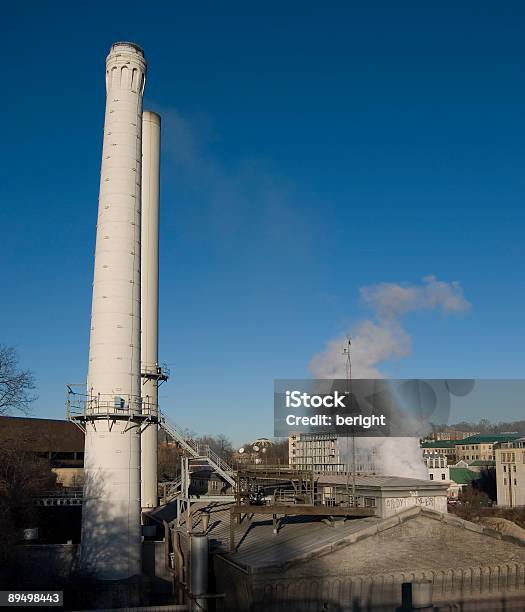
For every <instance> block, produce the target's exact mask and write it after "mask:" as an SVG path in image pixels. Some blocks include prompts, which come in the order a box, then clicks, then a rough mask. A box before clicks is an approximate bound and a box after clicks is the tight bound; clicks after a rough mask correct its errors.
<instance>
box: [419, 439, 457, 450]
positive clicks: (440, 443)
mask: <svg viewBox="0 0 525 612" xmlns="http://www.w3.org/2000/svg"><path fill="white" fill-rule="evenodd" d="M455 446H456V440H428V441H426V442H421V448H455Z"/></svg>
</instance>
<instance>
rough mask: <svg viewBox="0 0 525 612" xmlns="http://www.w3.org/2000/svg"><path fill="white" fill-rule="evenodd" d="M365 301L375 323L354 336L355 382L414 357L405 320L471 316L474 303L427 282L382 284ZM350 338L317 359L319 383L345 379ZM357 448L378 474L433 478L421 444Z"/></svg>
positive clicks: (382, 441)
mask: <svg viewBox="0 0 525 612" xmlns="http://www.w3.org/2000/svg"><path fill="white" fill-rule="evenodd" d="M360 296H361V299H362V301H363V302H364V303H365V304H366V305H367V306H368V307H369V308H370V309H371V311H372V312H371V314H372V316H371V318H370V319H366V320H364V321H361V322H360V323H358V324H357V325H356V326H355V328H354V329H353V330H352V333H351V336H352V376H353V378H356V379H357V378H383V374H382V373H381V371H380V369H379V365H380V364H381V363H383V362H385V361H388V360H392V359H401V358H403V357H406V356H408V355H410V352H411V338H410V336H409V334H408V333H407V332H406V330H405V329H404V328H403V326H402V322H401V317H402V316H403V315H406V314H408V313H411V312H417V311H421V310H440V311H441V312H442V313H444V314H451V313H461V312H466V311H467V310H468V309H469V308H470V303H469V302H468V301H467V300H466V299H465V297H464V295H463V289H462V287H461V285H460V284H459V283H458V282H455V281H454V282H451V283H447V282H444V281H440V280H438V279H437V278H436V277H435V276H426V277H425V278H423V282H422V283H421V284H420V285H409V284H397V283H380V284H377V285H371V286H369V287H363V288H362V289H361V290H360ZM345 345H346V336H340V337H337V338H334V339H333V340H330V341H329V342H328V343H327V345H326V347H325V349H324V350H323V351H322V352H321V353H318V354H317V355H314V357H313V358H312V360H311V362H310V371H311V373H312V375H313V376H314V377H315V378H345V376H346V364H345V360H344V358H343V357H342V349H343V347H344V346H345ZM356 445H357V448H358V449H359V447H361V448H362V449H366V452H365V453H364V454H365V455H367V456H368V455H371V454H372V455H373V456H374V463H375V470H376V471H378V472H381V473H382V474H389V475H392V476H405V477H411V478H425V479H426V478H427V471H426V467H425V465H424V463H423V460H422V456H421V451H420V448H419V441H418V440H417V439H415V438H357V439H356Z"/></svg>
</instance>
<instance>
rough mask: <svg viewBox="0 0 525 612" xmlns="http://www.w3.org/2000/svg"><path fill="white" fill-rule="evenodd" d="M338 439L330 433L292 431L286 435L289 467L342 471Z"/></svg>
mask: <svg viewBox="0 0 525 612" xmlns="http://www.w3.org/2000/svg"><path fill="white" fill-rule="evenodd" d="M339 446H340V445H339V440H338V438H337V437H336V436H333V435H331V434H321V433H320V434H308V433H293V434H290V435H289V436H288V458H289V461H288V462H289V464H290V466H291V467H294V468H296V469H298V470H313V471H315V472H343V471H345V470H346V465H345V464H344V462H343V461H342V460H341V455H340V448H339Z"/></svg>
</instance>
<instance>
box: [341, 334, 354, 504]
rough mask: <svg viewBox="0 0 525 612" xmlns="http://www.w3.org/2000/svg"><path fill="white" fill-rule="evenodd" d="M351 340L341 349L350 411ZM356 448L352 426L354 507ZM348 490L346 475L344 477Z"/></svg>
mask: <svg viewBox="0 0 525 612" xmlns="http://www.w3.org/2000/svg"><path fill="white" fill-rule="evenodd" d="M351 349H352V339H351V338H350V336H348V337H347V343H346V346H345V348H344V349H343V355H346V368H345V369H346V389H345V391H346V395H347V396H348V408H349V409H350V411H352V405H353V402H352V399H353V396H352V354H351ZM355 464H356V448H355V429H354V427H353V426H352V505H353V506H356V467H355ZM346 482H347V489H348V473H347V476H346Z"/></svg>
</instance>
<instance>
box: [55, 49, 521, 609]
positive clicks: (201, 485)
mask: <svg viewBox="0 0 525 612" xmlns="http://www.w3.org/2000/svg"><path fill="white" fill-rule="evenodd" d="M145 76H146V62H145V59H144V52H143V51H142V49H141V48H140V47H138V46H137V45H135V44H133V43H116V44H114V45H113V46H112V47H111V50H110V53H109V55H108V57H107V60H106V96H107V98H106V115H105V124H104V143H103V153H102V165H101V178H100V198H99V213H98V222H97V240H96V251H95V272H94V283H93V302H92V315H91V336H90V349H89V370H88V377H87V388H86V389H84V390H83V391H81V392H77V391H76V390H75V389H74V387H73V386H69V387H68V402H67V413H68V418H69V419H70V420H73V421H74V422H75V423H76V424H77V425H78V426H80V427H81V428H82V430H83V431H84V432H85V457H84V465H85V474H84V476H85V484H84V492H83V496H80V497H81V500H80V501H79V502H78V503H79V504H80V503H81V504H82V534H81V546H80V569H81V571H82V572H84V573H88V574H90V575H92V576H93V577H95V578H97V579H99V580H102V581H113V580H119V581H126V583H127V584H126V586H128V585H129V584H131V583H132V582H133V581H132V580H129V581H128V579H133V578H134V577H136V576H139V575H141V574H143V573H144V574H147V575H149V576H150V578H152V579H153V581H152V584H153V585H154V589H157V591H156V592H157V593H160V592H164V593H165V594H166V598H167V599H166V601H169V602H170V603H171V602H173V599H174V598H175V599H177V604H180V605H181V606H188V608H187V609H199V610H203V609H207V608H208V603H209V602H211V601H213V604H214V605H215V609H217V610H219V609H223V610H225V611H226V610H232V609H235V610H252V611H253V610H256V609H257V610H258V609H260V610H277V609H284V608H286V609H290V610H292V609H297V610H307V609H312V610H314V609H319V604H320V603H321V604H322V605H323V606H324V607H323V609H348V610H349V609H350V607H349V606H350V605H352V606H353V607H352V609H357V608H355V606H372V605H376V603H377V604H380V605H385V606H387V607H386V608H385V609H392V606H398V605H399V604H400V603H401V594H402V586H401V585H402V583H404V582H407V581H408V582H410V583H412V584H413V585H414V586H413V588H414V589H417V588H418V587H417V585H418V584H419V583H420V582H421V583H422V584H423V583H424V588H427V586H428V584H427V583H428V581H429V579H430V580H431V581H432V585H434V587H435V588H436V589H439V592H438V593H437V595H436V598H435V599H437V600H438V601H447V599H449V600H450V601H454V602H455V601H459V598H460V597H461V596H462V595H461V594H462V593H466V594H467V597H468V598H471V599H472V601H473V602H474V601H475V599H476V598H482V599H483V598H486V597H493V596H494V597H496V596H498V595H503V596H505V597H507V596H508V597H514V596H515V595H516V593H521V592H522V591H523V589H524V588H525V584H524V583H525V578H524V577H525V553H524V552H523V547H522V546H521V545H520V544H518V543H515V542H514V543H512V546H511V547H510V548H509V550H510V552H511V553H512V564H513V565H512V568H511V569H510V570H508V573H507V574H506V576H507V577H508V580H507V582H506V583H505V584H504V585H502V586H501V588H500V587H497V588H496V589H494V590H491V585H492V582H491V578H489V579H488V582H487V580H486V578H485V574H484V572H485V570H486V569H487V568H488V570H487V571H490V572H498V576H499V575H500V574H501V572H502V571H503V569H502V568H503V565H504V561H503V557H504V554H505V547H504V543H503V542H501V541H498V540H501V538H498V537H497V536H496V535H494V534H493V533H490V531H489V530H484V529H483V528H476V526H473V525H472V524H470V523H467V522H466V521H459V519H458V520H456V519H451V518H448V517H447V516H446V513H447V486H448V484H447V482H442V481H441V478H440V479H439V480H435V481H430V480H417V479H410V478H409V479H407V478H398V477H392V476H385V475H376V474H375V471H376V458H375V456H374V455H373V453H370V452H369V451H368V450H367V449H362V453H361V454H360V453H359V448H358V449H357V452H356V447H355V446H353V447H352V453H353V461H352V472H350V470H349V464H350V461H349V460H348V459H349V457H348V448H345V447H343V446H342V445H341V443H340V441H339V440H337V439H334V438H333V437H331V436H324V437H323V436H314V435H312V434H297V435H295V434H294V436H292V437H291V438H290V465H289V466H273V467H272V466H269V465H264V466H263V465H257V461H254V462H253V465H244V466H243V467H242V469H238V470H233V469H232V467H231V466H230V465H229V464H228V463H227V462H226V461H224V459H223V458H222V457H221V456H219V455H218V454H217V453H215V452H214V451H213V449H212V448H210V447H209V446H208V445H207V444H203V443H201V442H199V441H198V440H195V439H193V438H191V437H189V436H188V435H187V432H185V431H184V430H182V429H181V428H180V427H178V426H177V425H176V424H174V423H172V422H171V421H169V420H168V419H167V417H166V415H165V414H163V413H162V412H161V411H160V410H159V405H158V386H159V385H160V384H161V383H162V382H163V381H165V380H167V378H168V372H167V370H166V369H165V368H161V367H160V365H159V358H158V274H159V253H158V241H159V191H160V189H159V185H160V132H161V119H160V117H159V116H158V115H157V114H155V113H153V112H149V111H144V112H143V110H142V98H143V93H144V86H145ZM159 427H161V428H163V429H164V430H165V431H166V433H167V434H168V435H169V436H170V437H171V438H172V439H173V440H174V441H175V442H176V443H177V444H178V446H179V447H180V449H181V451H182V452H181V455H182V457H181V470H180V478H177V479H175V480H174V481H173V482H165V483H161V484H162V486H161V487H160V490H161V492H162V494H161V497H162V503H161V504H159V495H158V494H159V487H158V485H159V483H158V477H157V435H158V429H159ZM265 444H266V441H265V442H264V445H265ZM354 444H355V443H354ZM436 444H445V442H439V443H436ZM462 444H464V442H463V441H462ZM255 446H257V447H258V448H259V446H261V447H262V446H263V444H262V441H261V440H259V441H257V445H255V443H254V447H255ZM347 446H348V444H347ZM425 450H427V451H428V452H430V451H432V452H435V451H436V450H437V449H436V448H434V447H429V448H428V449H425ZM454 450H455V449H454ZM491 450H492V449H491ZM261 452H262V451H261ZM241 454H243V453H241ZM204 468H206V469H204ZM210 469H211V470H212V471H213V472H214V473H215V474H216V475H217V477H216V478H213V479H211V478H210V475H209V473H210ZM192 470H194V472H193V473H194V475H195V477H194V478H193V480H192ZM197 470H199V471H197ZM192 483H193V486H192ZM210 517H211V518H212V519H213V520H210ZM436 533H437V534H438V535H437V536H435V535H434V534H436ZM407 534H408V535H407ZM441 539H444V541H446V542H447V545H449V546H453V547H455V548H454V550H453V554H454V555H456V554H457V558H458V559H459V561H458V563H457V564H456V565H457V567H459V568H460V569H459V570H457V571H456V570H453V574H452V577H451V580H452V581H453V583H454V589H455V590H454V589H453V592H452V591H451V592H450V594H449V592H448V590H447V589H448V587H449V582H448V581H449V578H448V573H446V572H448V567H449V565H450V563H449V562H448V560H446V559H445V560H444V559H443V555H442V554H441V552H442V550H441V549H443V546H442V545H441V544H440V542H441ZM458 541H459V542H461V543H462V544H464V545H465V547H467V546H468V547H472V550H473V551H474V552H473V554H470V553H469V552H465V551H460V550H459V548H460V546H459V545H458V544H457V542H458ZM433 545H436V546H441V549H440V555H439V558H435V555H434V556H433V555H432V551H431V550H430V549H431V548H432V546H433ZM390 547H391V548H392V550H395V554H394V553H393V556H392V558H391V559H389V558H388V555H385V550H387V551H388V550H390ZM422 547H423V550H425V552H428V550H430V554H427V555H426V556H425V558H424V559H423V561H422V562H420V560H419V559H418V557H417V555H418V554H419V553H420V550H421V548H422ZM477 548H480V549H483V550H487V551H492V557H491V558H490V559H489V560H488V561H486V562H485V561H484V562H479V563H478V561H477V560H476V559H475V558H474V557H475V551H476V550H477ZM394 557H395V559H394ZM76 559H77V551H76V549H74V548H72V549H71V555H70V566H71V567H74V566H75V564H76ZM392 559H394V561H392ZM393 563H394V564H395V568H393V567H391V566H392V564H393ZM454 563H456V561H454ZM456 565H455V566H454V567H456ZM420 570H422V571H420ZM68 571H69V570H68ZM454 572H456V573H454ZM371 574H374V575H375V576H374V577H372V578H370V576H371ZM209 576H210V577H212V582H213V584H214V587H212V586H210V585H209V584H208V577H209ZM491 576H492V573H491ZM429 577H430V578H429ZM369 578H370V580H369ZM376 578H377V581H376V582H377V584H376V583H375V582H374V580H376ZM458 581H459V582H458ZM456 583H457V584H456ZM374 585H375V586H374ZM458 585H459V586H458ZM376 587H377V588H376ZM163 589H164V591H163ZM211 589H214V590H215V593H214V592H213V591H212V592H210V591H211ZM458 589H459V591H458ZM489 591H490V593H489ZM141 595H142V593H141ZM224 595H226V596H225V597H224ZM449 595H450V597H449ZM478 596H479V597H478ZM354 604H355V606H354ZM335 606H340V607H339V608H336V607H335ZM341 606H343V607H341ZM344 606H346V607H344ZM389 606H390V607H389ZM184 609H186V608H184ZM472 609H482V608H472ZM491 609H497V608H491Z"/></svg>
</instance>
